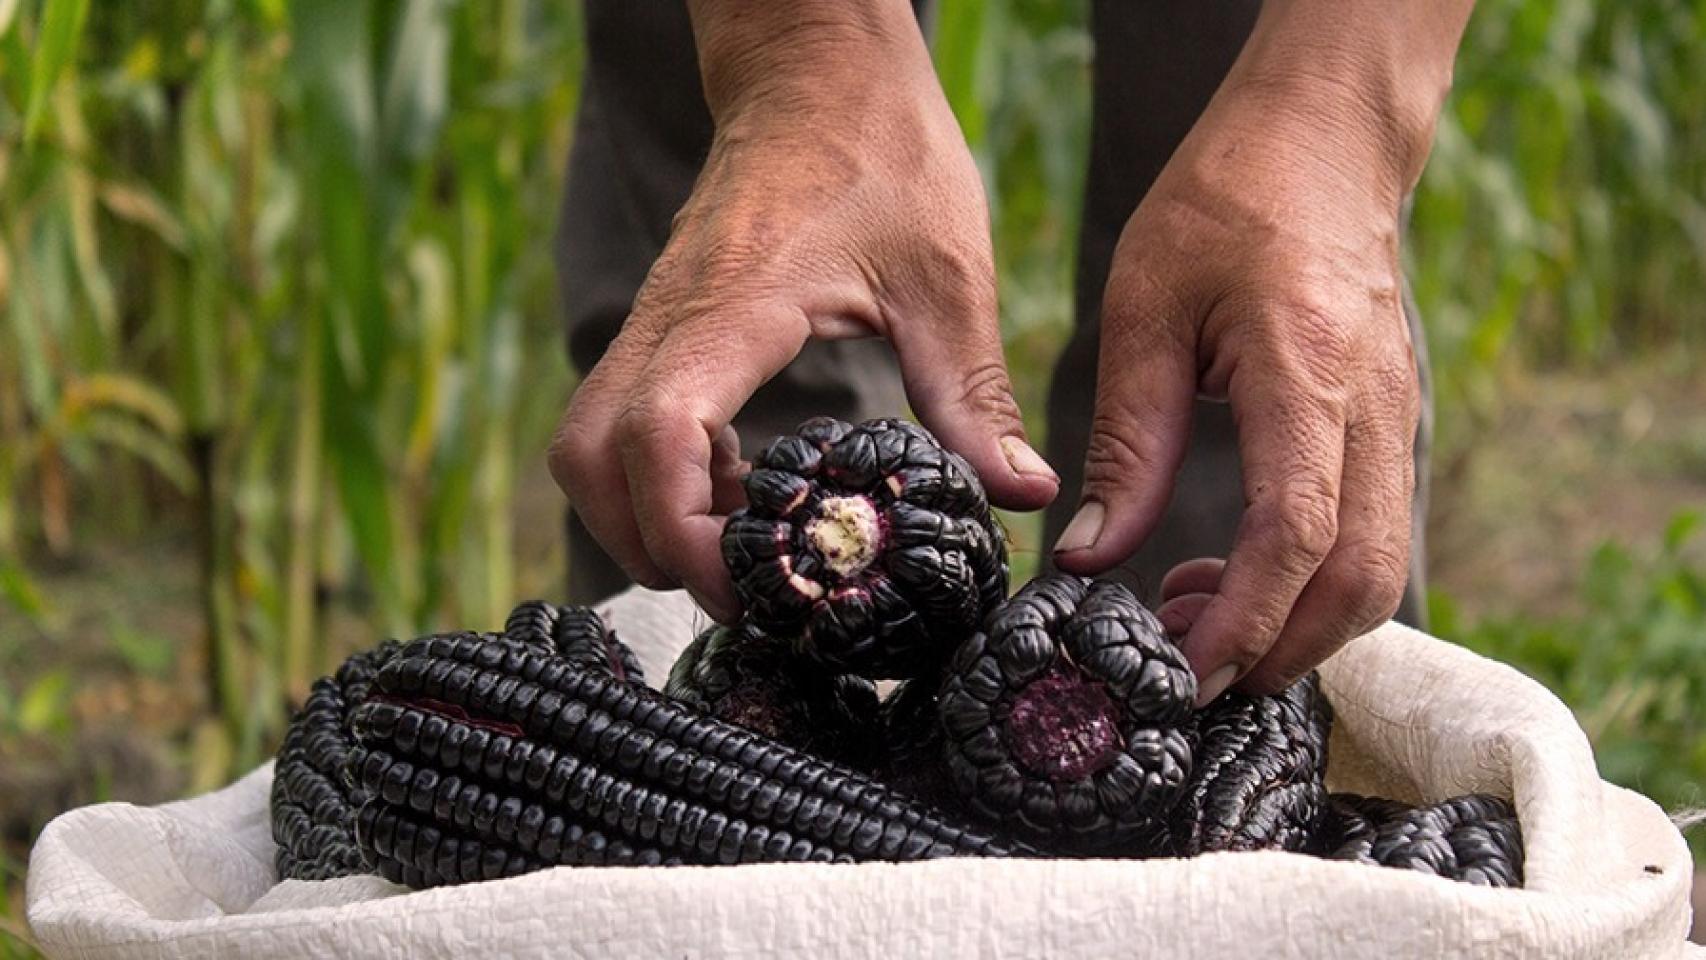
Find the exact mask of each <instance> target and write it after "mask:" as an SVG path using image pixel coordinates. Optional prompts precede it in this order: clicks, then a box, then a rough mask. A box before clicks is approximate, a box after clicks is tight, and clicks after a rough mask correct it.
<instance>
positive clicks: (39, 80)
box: [7, 0, 89, 145]
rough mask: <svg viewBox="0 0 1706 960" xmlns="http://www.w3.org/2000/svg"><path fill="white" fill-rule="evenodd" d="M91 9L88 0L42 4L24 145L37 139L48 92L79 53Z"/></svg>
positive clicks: (54, 0) (8, 16) (8, 17)
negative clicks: (79, 39)
mask: <svg viewBox="0 0 1706 960" xmlns="http://www.w3.org/2000/svg"><path fill="white" fill-rule="evenodd" d="M88 13H89V0H46V2H45V3H44V4H43V6H42V18H41V33H40V35H39V36H38V37H37V38H36V49H35V56H34V57H33V58H32V60H31V62H30V99H29V105H28V106H26V107H25V108H24V143H25V145H29V144H32V143H34V142H35V138H36V132H37V131H38V130H39V129H40V127H41V121H42V116H43V111H45V110H46V109H47V98H48V93H49V92H50V91H51V90H52V89H53V85H54V84H55V83H57V82H58V81H59V75H60V73H61V71H63V70H64V69H65V65H66V64H68V63H70V62H71V58H72V56H73V55H75V54H76V52H77V39H78V37H80V36H81V35H82V33H83V21H84V20H85V19H86V17H87V16H88ZM7 19H10V15H9V14H8V15H7Z"/></svg>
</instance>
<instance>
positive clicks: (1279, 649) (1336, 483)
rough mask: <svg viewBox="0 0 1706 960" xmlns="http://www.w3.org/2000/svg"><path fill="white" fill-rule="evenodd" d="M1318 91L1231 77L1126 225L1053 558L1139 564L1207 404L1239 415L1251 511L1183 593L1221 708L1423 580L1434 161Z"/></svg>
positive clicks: (1319, 650)
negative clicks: (1426, 271)
mask: <svg viewBox="0 0 1706 960" xmlns="http://www.w3.org/2000/svg"><path fill="white" fill-rule="evenodd" d="M1309 94H1310V91H1309V90H1308V89H1300V88H1297V87H1291V86H1285V85H1275V86H1269V85H1266V84H1265V83H1262V82H1258V81H1256V80H1252V79H1250V78H1249V77H1242V76H1240V75H1239V74H1237V73H1236V72H1235V74H1234V76H1233V78H1230V79H1229V80H1228V82H1227V85H1226V86H1225V87H1223V88H1222V90H1221V91H1220V93H1219V94H1218V95H1217V97H1216V98H1215V100H1214V101H1213V102H1212V103H1211V105H1210V106H1209V108H1208V110H1207V111H1206V112H1205V114H1204V115H1203V117H1202V119H1201V120H1200V121H1199V122H1198V124H1197V126H1196V127H1195V129H1193V131H1192V132H1191V134H1190V135H1189V136H1188V137H1187V138H1186V140H1185V142H1184V143H1183V144H1182V145H1181V147H1180V148H1179V150H1178V152H1177V153H1176V154H1175V155H1174V157H1173V159H1172V161H1171V162H1170V163H1169V164H1168V166H1167V168H1166V169H1165V170H1164V171H1163V172H1162V174H1161V176H1160V177H1159V179H1158V180H1157V181H1156V183H1155V185H1154V187H1153V188H1152V189H1151V190H1150V192H1149V193H1148V195H1147V196H1146V197H1145V198H1144V200H1143V202H1142V204H1141V205H1140V206H1139V208H1138V209H1137V211H1136V212H1135V213H1134V214H1133V216H1132V218H1131V220H1130V222H1129V223H1128V224H1127V226H1126V228H1125V231H1124V233H1123V235H1122V236H1121V239H1120V244H1119V248H1118V250H1117V252H1116V254H1115V258H1114V265H1113V269H1112V273H1111V275H1110V278H1109V281H1108V287H1107V293H1106V298H1105V301H1104V306H1103V312H1102V328H1101V364H1100V373H1099V382H1098V390H1097V399H1096V419H1095V423H1094V425H1093V432H1092V436H1091V440H1090V445H1089V450H1088V455H1087V459H1086V467H1085V487H1084V501H1083V505H1082V506H1081V508H1080V510H1079V512H1078V514H1077V515H1076V516H1075V517H1074V519H1073V521H1072V523H1071V524H1069V526H1068V527H1067V529H1066V531H1065V533H1064V534H1063V535H1062V536H1061V539H1060V543H1059V544H1058V545H1057V547H1056V551H1057V552H1056V559H1057V562H1058V563H1059V565H1060V566H1062V567H1063V568H1065V569H1067V570H1071V571H1074V572H1080V573H1093V572H1098V571H1101V570H1104V569H1107V568H1108V567H1111V566H1113V565H1114V564H1116V563H1118V562H1120V561H1121V560H1123V559H1124V558H1125V557H1127V556H1129V555H1130V554H1131V553H1132V551H1133V550H1135V549H1136V548H1137V546H1138V545H1139V544H1140V543H1141V542H1142V541H1143V540H1144V538H1145V537H1146V536H1147V535H1148V534H1149V532H1150V530H1151V529H1153V527H1154V525H1155V523H1156V521H1157V520H1158V519H1159V518H1160V516H1161V514H1162V512H1163V510H1164V509H1165V507H1166V505H1167V502H1168V499H1169V497H1170V496H1171V494H1172V492H1173V479H1174V475H1175V473H1176V472H1177V470H1178V468H1179V464H1180V461H1181V459H1182V457H1183V455H1184V451H1185V447H1186V440H1187V436H1188V433H1189V429H1190V416H1191V408H1192V402H1193V398H1194V397H1196V396H1197V395H1198V394H1202V395H1205V396H1208V397H1212V398H1217V399H1223V400H1229V401H1230V402H1231V405H1232V413H1233V416H1234V419H1235V421H1236V423H1237V427H1238V435H1239V451H1240V457H1241V460H1242V467H1243V480H1244V492H1245V499H1246V503H1247V510H1246V512H1245V515H1244V517H1243V520H1242V522H1241V524H1240V526H1239V529H1238V533H1237V536H1236V540H1235V543H1234V545H1233V547H1232V551H1231V555H1230V556H1229V557H1228V558H1227V559H1226V561H1225V564H1224V568H1223V569H1222V567H1221V565H1220V564H1219V562H1218V561H1208V562H1206V563H1205V562H1202V561H1197V562H1194V563H1190V564H1186V565H1183V566H1182V567H1181V569H1180V570H1178V571H1175V574H1174V575H1173V576H1170V577H1169V580H1170V581H1173V583H1171V584H1169V586H1170V587H1171V588H1172V593H1173V594H1179V593H1184V594H1190V595H1194V597H1193V598H1192V599H1190V600H1188V601H1187V602H1185V603H1184V604H1183V605H1181V604H1180V603H1179V602H1177V601H1175V602H1174V603H1173V604H1172V605H1171V609H1170V610H1169V613H1170V614H1172V619H1173V621H1174V623H1173V624H1172V625H1173V626H1175V627H1181V628H1188V633H1186V634H1185V637H1184V640H1183V646H1184V649H1185V651H1186V654H1187V656H1188V657H1189V658H1190V660H1191V663H1192V666H1193V668H1195V670H1196V671H1197V675H1198V677H1199V678H1200V679H1201V680H1202V684H1201V691H1202V692H1201V694H1200V699H1201V700H1202V701H1203V702H1206V701H1207V700H1209V699H1212V698H1213V697H1215V696H1217V695H1218V694H1219V693H1220V692H1221V691H1222V690H1224V689H1226V688H1227V687H1228V686H1229V685H1231V684H1232V683H1234V682H1238V683H1239V685H1240V687H1241V688H1242V689H1246V690H1249V691H1251V692H1258V693H1270V692H1274V691H1277V690H1279V689H1281V688H1283V687H1284V686H1285V685H1287V684H1289V683H1290V682H1291V681H1293V680H1295V679H1297V678H1298V677H1299V676H1301V675H1302V674H1303V673H1305V672H1307V671H1308V670H1309V669H1311V668H1312V667H1314V666H1315V665H1316V664H1317V663H1319V662H1320V661H1321V660H1323V659H1325V658H1326V657H1327V656H1328V655H1329V654H1331V653H1332V652H1333V651H1334V650H1336V649H1338V647H1339V646H1341V645H1343V644H1344V643H1345V641H1347V640H1348V639H1350V638H1351V637H1353V636H1355V635H1357V634H1358V633H1360V632H1362V631H1364V630H1366V629H1367V628H1369V627H1371V626H1373V625H1374V624H1376V623H1378V622H1379V621H1381V620H1383V619H1385V618H1386V617H1389V616H1390V615H1391V614H1392V613H1393V611H1394V610H1395V609H1396V608H1397V605H1398V602H1399V599H1400V597H1401V596H1402V591H1403V588H1404V583H1405V579H1406V574H1407V570H1408V565H1409V555H1410V499H1411V492H1412V486H1413V463H1412V443H1413V440H1414V437H1415V431H1416V423H1417V417H1418V413H1419V394H1418V388H1417V374H1416V365H1415V357H1414V353H1413V351H1412V349H1411V343H1410V337H1409V332H1408V328H1407V326H1406V324H1405V321H1404V315H1403V309H1402V305H1401V278H1400V273H1399V264H1398V234H1399V226H1398V217H1399V208H1400V203H1401V199H1402V197H1403V194H1404V192H1405V191H1406V190H1407V189H1409V188H1410V186H1411V185H1412V184H1413V181H1414V175H1415V172H1416V170H1418V169H1419V158H1416V157H1412V156H1411V154H1410V153H1409V152H1408V151H1407V150H1397V149H1395V144H1394V143H1393V141H1392V140H1391V139H1389V138H1383V137H1382V136H1381V135H1380V134H1379V133H1378V131H1379V125H1378V124H1373V123H1365V122H1361V121H1362V119H1364V118H1362V117H1361V116H1360V115H1358V114H1357V113H1356V112H1355V111H1354V110H1345V109H1342V108H1343V106H1344V105H1343V104H1342V103H1340V102H1335V101H1333V100H1332V99H1331V98H1323V97H1314V96H1310V95H1309ZM1425 143H1426V140H1425V138H1424V139H1423V141H1422V144H1423V149H1424V151H1425ZM1185 614H1188V616H1185Z"/></svg>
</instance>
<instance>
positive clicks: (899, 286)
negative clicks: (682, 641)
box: [550, 3, 1059, 621]
mask: <svg viewBox="0 0 1706 960" xmlns="http://www.w3.org/2000/svg"><path fill="white" fill-rule="evenodd" d="M890 6H893V7H896V8H898V10H899V11H900V13H901V15H902V16H903V17H904V20H903V21H901V22H897V23H895V24H892V27H893V28H892V29H888V30H876V29H874V28H873V25H872V24H870V23H865V24H862V25H860V26H859V28H857V29H853V30H850V31H849V30H841V31H840V32H833V31H832V32H831V34H830V35H827V36H826V35H825V34H824V33H822V32H821V31H822V30H824V29H829V28H824V27H823V26H822V25H821V24H819V25H817V26H816V28H815V29H816V30H817V31H819V32H815V33H812V34H810V35H802V33H801V32H800V31H803V30H805V29H806V28H803V27H802V28H798V30H796V32H795V33H784V34H778V35H769V34H764V33H762V32H760V33H758V34H756V38H757V39H756V40H751V39H749V42H745V43H744V44H743V43H740V42H736V41H735V40H731V39H730V37H731V36H732V35H734V34H738V33H739V31H740V30H742V29H746V30H747V31H748V33H749V34H751V33H752V29H751V28H752V26H753V25H752V23H751V20H752V18H754V17H761V16H764V15H765V14H764V13H762V12H755V11H763V10H764V9H765V8H745V9H744V10H743V14H744V21H745V22H742V23H736V24H734V25H733V26H732V28H731V34H730V35H729V36H724V35H718V34H717V33H716V31H717V30H718V29H719V24H718V23H717V22H715V21H717V19H718V17H719V16H722V15H723V14H722V13H720V12H713V11H722V10H731V9H732V8H727V7H721V6H719V5H716V4H712V5H707V6H706V8H705V9H704V10H703V11H702V10H701V9H699V8H695V10H694V14H695V24H694V26H695V32H696V34H698V40H699V47H700V53H701V60H702V63H703V64H704V74H705V87H706V98H707V101H708V102H709V104H710V106H711V111H712V115H713V117H714V118H715V120H716V125H717V130H716V136H715V139H714V141H713V143H712V147H711V151H710V155H709V156H708V157H707V159H706V161H705V167H704V170H703V171H702V172H701V174H700V176H699V180H698V183H697V185H696V186H695V188H694V191H693V195H692V196H691V198H689V200H688V201H687V204H686V205H685V206H684V207H683V208H682V210H681V212H680V213H679V214H678V215H677V216H676V219H675V224H674V228H673V231H672V232H671V235H670V238H669V242H668V244H667V246H666V247H665V248H664V251H663V254H662V255H661V256H660V257H659V258H658V260H657V262H656V263H655V264H654V265H653V267H652V270H651V273H650V274H649V275H648V276H647V278H646V281H645V283H644V285H643V286H642V287H641V289H640V291H639V294H638V296H637V297H636V299H635V302H634V307H633V312H632V313H631V314H630V315H629V317H628V319H627V321H626V322H625V324H624V325H623V328H622V331H621V333H620V334H619V335H618V336H617V337H616V339H615V340H614V341H613V342H612V343H611V345H610V349H609V350H608V352H607V353H606V354H605V356H604V358H603V359H602V360H600V361H599V363H598V364H597V366H595V367H594V368H593V370H592V371H591V373H589V374H588V375H587V378H586V380H585V381H584V382H583V383H582V384H581V385H580V387H579V388H578V389H577V390H576V391H575V393H574V396H573V397H572V398H571V400H570V403H569V407H568V411H567V412H566V413H565V414H564V416H563V420H562V423H561V425H560V426H559V427H558V430H557V435H556V438H555V440H554V441H553V443H552V446H551V453H550V465H551V472H552V475H553V476H554V477H555V478H556V481H557V483H558V485H559V486H560V487H562V489H563V492H564V494H565V495H567V497H568V498H569V501H570V503H571V505H572V506H573V508H574V509H575V511H576V512H577V513H578V514H579V515H580V517H581V520H582V521H583V522H584V523H585V524H586V527H587V529H588V530H589V531H590V532H591V533H592V535H593V536H594V537H595V538H596V539H597V540H598V542H599V543H600V544H601V545H602V546H603V547H604V548H605V550H606V551H608V552H609V554H610V555H611V557H612V558H613V559H615V561H616V562H617V563H618V564H620V565H621V566H622V568H623V570H624V571H626V572H627V573H628V575H629V576H631V577H632V578H633V579H634V580H635V581H637V582H638V583H641V584H643V585H645V586H648V587H653V588H665V587H672V586H676V585H682V586H685V587H686V588H687V589H688V590H689V592H690V593H692V595H693V596H694V598H695V599H696V600H698V601H699V603H700V604H701V605H702V606H703V607H704V608H705V609H706V611H707V612H709V613H710V614H711V615H712V616H714V617H716V618H717V619H719V620H724V621H728V620H731V619H732V618H734V617H735V616H737V615H738V613H739V606H738V603H737V601H736V600H735V597H734V593H733V589H732V587H731V585H730V583H729V578H728V573H727V571H726V570H724V568H723V564H722V560H721V551H720V549H719V546H718V539H719V536H720V533H721V530H722V524H723V518H724V515H726V514H727V512H728V511H730V510H731V509H733V508H735V507H737V506H739V505H740V504H741V503H742V501H743V495H742V492H741V489H740V485H739V482H738V481H739V477H740V475H741V473H742V472H743V465H742V464H741V462H740V454H739V445H738V442H737V440H736V438H735V437H734V433H733V430H732V428H730V426H729V424H730V421H731V420H732V419H733V418H734V416H735V414H736V412H737V411H739V410H740V408H741V406H742V405H743V404H745V403H746V401H747V400H748V399H749V398H750V397H751V396H752V394H753V392H754V391H756V390H757V389H758V387H759V386H760V385H762V384H763V383H764V382H765V381H767V380H769V379H770V378H771V377H773V376H775V375H776V374H777V373H778V372H779V371H781V370H782V368H783V367H785V366H786V365H787V364H788V362H789V361H791V360H792V359H793V358H794V357H795V356H796V355H797V354H798V353H799V352H800V349H801V348H802V347H803V346H804V345H805V343H806V341H807V340H808V339H809V338H812V337H820V338H832V339H833V338H844V337H866V336H880V337H883V338H885V339H887V340H888V341H889V342H890V343H891V344H892V345H893V347H894V350H895V353H896V355H897V357H898V359H899V362H900V368H901V374H902V377H903V380H904V382H905V386H906V391H907V396H908V399H909V400H910V402H911V404H912V406H913V407H914V410H915V412H916V413H917V415H918V417H919V419H920V420H921V421H923V423H924V425H925V426H926V427H928V428H930V429H931V430H932V431H933V432H935V433H936V435H937V436H938V437H939V438H940V439H941V441H942V442H943V443H944V444H945V445H946V446H948V447H949V448H950V449H953V450H955V451H957V452H958V453H960V454H961V455H962V456H964V457H965V458H966V459H967V460H968V461H970V462H971V464H972V466H973V467H974V468H975V469H976V470H977V471H978V473H979V474H980V475H981V476H982V478H983V481H984V484H985V486H986V487H987V489H988V492H989V495H990V498H991V500H992V501H994V502H995V503H997V504H999V505H1002V506H1007V507H1011V508H1015V509H1036V508H1038V507H1041V506H1043V505H1045V504H1046V503H1048V501H1050V500H1051V499H1053V497H1054V494H1055V492H1056V490H1057V488H1058V485H1059V480H1058V478H1057V477H1056V476H1055V474H1054V472H1053V471H1052V470H1051V469H1049V467H1048V465H1047V464H1046V463H1045V462H1044V461H1043V460H1042V458H1041V457H1040V456H1038V455H1037V454H1036V453H1035V452H1034V451H1033V450H1032V449H1031V447H1030V446H1029V445H1028V443H1027V442H1026V440H1025V434H1024V426H1023V424H1022V422H1021V421H1020V418H1019V409H1018V406H1017V404H1016V403H1015V402H1014V399H1013V393H1012V386H1011V383H1010V381H1009V379H1008V375H1007V368H1006V364H1005V361H1004V360H1003V358H1002V354H1001V338H1000V328H999V323H998V319H997V315H996V290H995V277H994V266H993V261H992V257H991V253H990V241H989V222H988V214H987V209H986V206H985V201H984V195H983V189H982V185H981V183H980V182H979V179H978V173H977V169H976V166H975V165H974V164H973V162H972V158H971V155H970V152H969V151H968V150H967V149H966V145H965V142H964V140H963V139H962V137H961V136H960V132H959V128H958V126H957V124H956V123H955V120H954V117H953V115H952V113H951V112H950V111H949V109H948V104H947V101H946V99H945V98H944V97H943V95H942V92H941V89H940V87H939V86H938V85H937V83H936V79H935V74H934V72H933V71H932V69H931V66H930V61H929V56H928V53H927V51H926V50H925V47H924V44H923V40H922V37H921V36H920V34H919V31H918V29H917V27H916V25H915V24H914V23H913V22H912V20H911V13H910V9H909V8H908V6H907V5H906V4H905V3H898V4H891V5H890ZM891 12H892V11H891ZM891 19H893V18H891ZM795 22H796V23H798V22H799V20H796V21H795ZM731 46H732V47H733V48H734V49H733V51H732V52H730V48H731ZM813 413H814V411H810V410H802V411H799V414H800V418H801V419H804V418H806V417H808V416H810V415H812V414H813Z"/></svg>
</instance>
